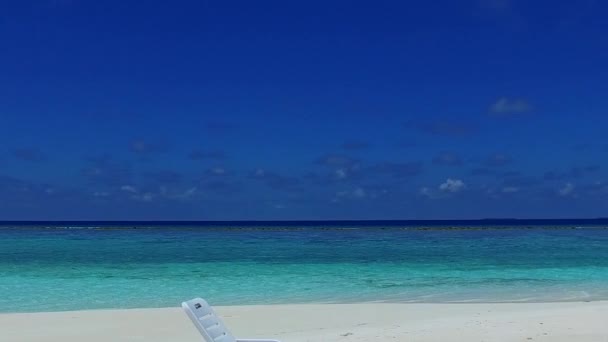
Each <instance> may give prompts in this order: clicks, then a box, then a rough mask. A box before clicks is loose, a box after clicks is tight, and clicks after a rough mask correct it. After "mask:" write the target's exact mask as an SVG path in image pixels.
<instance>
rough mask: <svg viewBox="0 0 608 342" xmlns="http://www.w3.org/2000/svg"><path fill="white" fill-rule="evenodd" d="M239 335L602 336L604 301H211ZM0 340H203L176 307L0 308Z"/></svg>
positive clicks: (579, 339) (607, 335)
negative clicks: (227, 304) (22, 311)
mask: <svg viewBox="0 0 608 342" xmlns="http://www.w3.org/2000/svg"><path fill="white" fill-rule="evenodd" d="M216 309H217V311H218V313H219V315H220V316H222V317H223V318H224V321H225V322H226V324H227V325H228V326H229V327H230V328H231V330H232V332H233V333H234V334H235V335H236V336H237V337H241V338H263V337H267V338H275V339H280V340H282V341H284V342H290V341H345V342H354V341H467V342H471V341H557V342H559V341H569V342H585V341H604V342H608V302H588V303H515V304H341V305H340V304H339V305H334V304H319V305H264V306H233V307H216ZM0 341H2V342H22V341H50V342H82V341H87V342H102V341H103V342H109V341H116V342H121V341H146V342H160V341H167V342H168V341H171V342H195V341H202V338H201V337H200V336H199V335H198V332H197V331H196V330H195V328H194V326H193V325H192V324H191V323H190V321H189V320H188V318H187V317H186V315H185V314H184V313H182V311H181V309H180V308H167V309H135V310H96V311H74V312H57V313H32V314H0Z"/></svg>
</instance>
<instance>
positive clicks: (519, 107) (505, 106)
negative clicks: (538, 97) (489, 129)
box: [490, 97, 532, 116]
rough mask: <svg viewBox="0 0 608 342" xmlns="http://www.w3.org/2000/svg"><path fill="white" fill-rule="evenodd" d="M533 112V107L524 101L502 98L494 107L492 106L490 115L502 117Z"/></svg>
mask: <svg viewBox="0 0 608 342" xmlns="http://www.w3.org/2000/svg"><path fill="white" fill-rule="evenodd" d="M530 110H532V106H530V104H529V103H528V102H527V101H525V100H522V99H509V98H506V97H501V98H500V99H498V101H496V102H495V103H494V104H493V105H492V106H490V113H492V114H494V115H497V116H501V115H509V114H521V113H526V112H529V111H530Z"/></svg>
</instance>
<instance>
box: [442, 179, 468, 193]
mask: <svg viewBox="0 0 608 342" xmlns="http://www.w3.org/2000/svg"><path fill="white" fill-rule="evenodd" d="M465 188H466V185H465V184H464V182H463V181H462V180H460V179H452V178H448V179H447V180H446V181H445V183H443V184H441V185H439V190H441V191H443V192H452V193H456V192H460V191H462V190H464V189H465Z"/></svg>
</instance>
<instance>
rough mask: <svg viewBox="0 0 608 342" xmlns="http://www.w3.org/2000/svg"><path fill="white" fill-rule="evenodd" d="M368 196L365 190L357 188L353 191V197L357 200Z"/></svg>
mask: <svg viewBox="0 0 608 342" xmlns="http://www.w3.org/2000/svg"><path fill="white" fill-rule="evenodd" d="M366 195H367V193H366V192H365V190H363V188H356V189H355V190H354V191H353V196H354V197H355V198H363V197H365V196H366Z"/></svg>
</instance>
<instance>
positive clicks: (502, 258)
mask: <svg viewBox="0 0 608 342" xmlns="http://www.w3.org/2000/svg"><path fill="white" fill-rule="evenodd" d="M195 296H202V297H206V298H208V299H209V301H210V302H211V303H212V304H215V305H233V304H234V305H236V304H270V303H272V304H275V303H350V302H504V301H507V302H516V301H528V302H530V301H588V300H602V299H608V221H605V220H593V221H574V220H570V221H555V220H554V221H511V220H505V221H500V220H498V221H496V220H495V221H453V222H448V221H425V222H419V221H416V222H409V221H402V222H397V221H392V222H389V221H383V222H343V221H335V222H313V223H310V222H309V223H306V222H304V223H301V222H300V223H298V222H289V223H276V222H274V223H263V222H253V223H243V222H239V223H192V222H191V223H179V222H177V223H175V222H173V223H171V222H161V223H150V222H146V223H137V222H115V223H99V222H97V223H95V222H89V223H87V222H78V223H75V222H71V223H39V222H30V223H22V222H21V223H16V222H6V223H4V224H3V225H2V226H0V312H31V311H58V310H76V309H99V308H136V307H165V306H176V305H178V304H179V303H180V302H181V301H182V300H184V299H187V298H191V297H195Z"/></svg>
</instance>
